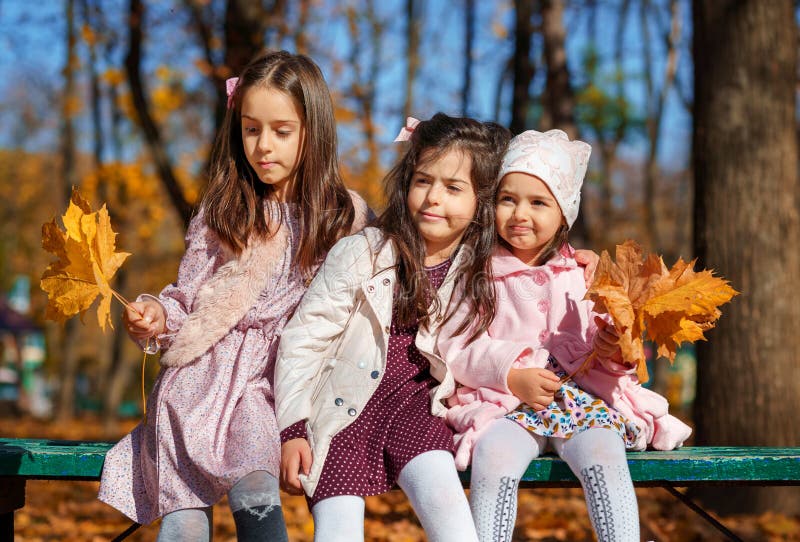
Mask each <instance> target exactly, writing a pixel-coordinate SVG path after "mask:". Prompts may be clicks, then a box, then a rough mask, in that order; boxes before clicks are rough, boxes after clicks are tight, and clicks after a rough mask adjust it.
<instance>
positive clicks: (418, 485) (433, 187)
mask: <svg viewBox="0 0 800 542" xmlns="http://www.w3.org/2000/svg"><path fill="white" fill-rule="evenodd" d="M507 141H508V132H507V131H506V130H505V129H504V128H501V127H500V126H498V125H495V124H492V123H481V122H478V121H475V120H472V119H464V118H453V117H449V116H447V115H444V114H441V113H440V114H437V115H435V116H434V117H433V118H432V119H430V120H428V121H423V122H420V123H419V124H417V125H416V126H415V127H414V128H413V132H411V135H410V146H409V148H408V149H407V151H406V152H405V154H404V156H403V157H402V158H401V160H400V161H399V163H398V164H397V165H396V166H395V167H394V168H393V169H392V170H391V171H390V172H389V174H388V175H387V177H386V180H385V181H386V190H387V196H388V204H387V207H386V211H385V212H384V213H383V214H382V215H381V216H380V217H379V219H378V221H377V227H373V228H365V229H364V231H363V232H362V233H361V234H357V235H353V236H350V237H346V238H345V239H342V240H341V241H340V242H339V243H337V244H336V245H335V246H334V247H333V248H332V249H331V251H330V252H329V254H328V257H327V259H326V260H325V262H324V263H323V264H322V267H321V268H320V271H319V273H318V274H317V276H316V277H315V278H314V281H313V282H312V283H311V286H310V287H309V290H308V292H307V293H306V295H305V297H304V298H303V301H302V302H301V303H300V306H299V307H298V309H297V311H296V312H295V314H294V316H293V317H292V319H291V320H290V321H289V323H288V324H287V325H286V327H285V328H284V330H283V335H282V336H281V342H280V347H279V351H278V362H277V365H276V374H275V381H276V385H275V390H276V408H277V415H278V425H279V427H280V428H281V431H282V432H281V439H282V441H283V448H282V458H281V481H282V483H283V485H284V488H285V489H287V490H288V491H290V492H295V493H300V492H302V490H305V492H306V494H307V498H308V502H309V506H310V507H311V512H312V514H313V516H314V524H315V534H314V539H315V540H316V541H325V542H336V541H344V540H348V541H353V540H363V537H364V531H363V529H364V526H363V520H364V497H365V496H367V495H376V494H379V493H384V492H386V491H389V490H390V489H392V487H394V485H395V484H397V485H399V486H400V488H402V489H403V491H404V492H405V493H406V495H407V496H408V498H409V500H410V501H411V504H412V506H413V507H414V510H415V511H416V513H417V515H418V517H419V518H420V521H421V523H422V526H423V528H424V529H425V531H426V534H427V536H428V539H429V540H432V541H446V540H452V541H458V542H469V541H475V540H477V536H476V534H475V529H474V526H473V523H472V519H471V516H470V511H469V507H468V505H467V500H466V497H465V495H464V491H463V489H462V487H461V483H460V481H459V478H458V475H457V473H456V468H455V464H454V462H453V454H452V450H453V434H452V432H451V430H450V429H449V428H448V427H447V426H446V424H445V423H444V419H443V418H442V417H441V414H443V412H444V410H445V409H444V406H443V404H442V403H441V398H442V397H446V396H447V395H449V394H450V393H452V392H453V390H454V382H453V378H452V376H451V375H450V374H449V373H448V371H447V369H446V367H445V365H444V363H443V362H442V360H441V359H440V358H439V357H438V355H437V354H436V352H435V345H436V334H437V332H438V328H439V326H440V325H441V323H442V321H444V320H446V316H447V313H448V307H449V305H450V304H451V302H452V303H464V304H467V305H469V306H473V307H477V306H481V307H488V310H486V311H484V312H483V313H481V314H480V315H479V316H478V320H479V323H478V326H479V327H481V326H483V327H485V326H487V325H488V324H489V322H491V319H492V311H491V307H492V306H493V299H494V298H493V295H492V290H491V289H490V288H489V283H488V281H487V280H486V273H487V271H488V263H489V258H490V256H491V252H492V248H493V247H494V243H495V238H494V228H493V215H494V212H493V207H494V187H495V183H496V178H497V172H498V166H499V162H500V156H501V155H502V152H503V150H504V148H505V145H506V143H507ZM453 291H464V292H465V294H464V295H463V296H460V297H459V298H458V299H453V300H451V299H450V298H451V293H452V292H453Z"/></svg>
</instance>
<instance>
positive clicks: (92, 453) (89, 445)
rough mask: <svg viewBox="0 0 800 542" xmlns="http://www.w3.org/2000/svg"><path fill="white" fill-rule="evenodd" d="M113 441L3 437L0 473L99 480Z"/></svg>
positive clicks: (30, 476)
mask: <svg viewBox="0 0 800 542" xmlns="http://www.w3.org/2000/svg"><path fill="white" fill-rule="evenodd" d="M112 446H114V443H113V442H82V441H77V440H38V439H4V438H0V476H22V477H25V478H39V479H53V480H99V479H100V472H101V471H102V469H103V461H104V460H105V457H106V452H108V450H110V449H111V447H112Z"/></svg>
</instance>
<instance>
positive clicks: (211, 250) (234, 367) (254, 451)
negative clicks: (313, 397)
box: [98, 203, 305, 524]
mask: <svg viewBox="0 0 800 542" xmlns="http://www.w3.org/2000/svg"><path fill="white" fill-rule="evenodd" d="M267 205H268V208H267V211H268V212H273V213H277V212H278V211H279V204H274V203H272V204H267ZM280 206H281V207H282V211H283V216H284V221H285V227H286V230H287V237H288V244H287V246H286V247H285V250H283V253H282V256H281V261H280V262H277V263H276V267H275V270H276V271H277V272H274V273H272V275H271V278H270V279H269V280H268V282H267V286H266V287H265V288H264V289H263V291H261V293H260V296H259V298H258V301H257V303H256V304H255V305H254V306H252V307H251V308H250V309H249V311H248V312H247V314H246V315H245V316H244V318H242V319H241V320H240V321H239V322H238V323H237V324H236V325H235V326H234V327H233V328H232V329H230V331H228V332H227V334H226V335H224V337H223V338H222V339H221V340H220V341H218V342H217V343H215V344H214V345H213V346H211V347H210V348H209V349H208V350H207V351H206V352H205V353H204V354H202V355H201V356H200V357H199V358H197V359H196V360H195V361H194V362H192V363H190V364H188V365H185V366H183V367H164V368H162V370H161V372H160V373H159V375H158V378H157V380H156V382H155V385H154V387H153V390H152V392H151V393H150V396H149V398H148V400H147V417H146V419H144V420H143V421H142V422H141V423H140V424H139V425H138V426H137V427H136V428H135V429H134V430H133V431H132V432H131V433H130V434H129V435H127V436H125V437H124V438H123V439H122V440H121V441H120V442H119V443H118V444H117V445H116V446H114V448H112V449H111V450H110V451H109V453H108V455H107V456H106V461H105V465H104V467H103V475H102V481H101V485H100V493H99V496H98V497H99V499H100V500H101V501H104V502H106V503H108V504H109V505H111V506H113V507H114V508H117V509H118V510H120V511H121V512H122V513H124V514H125V515H126V516H128V517H130V518H132V519H133V520H134V521H136V522H138V523H142V524H147V523H150V522H152V521H153V520H155V519H157V518H158V517H161V516H163V515H165V514H167V513H169V512H172V511H175V510H179V509H184V508H198V507H205V506H210V505H213V504H214V503H216V502H217V501H218V500H219V499H220V498H221V497H222V496H223V495H225V494H226V493H227V492H228V491H229V490H230V489H231V487H232V486H233V485H234V484H235V483H236V482H237V481H238V480H239V479H240V478H242V477H243V476H244V475H246V474H248V473H250V472H252V471H255V470H264V471H267V472H269V473H270V474H272V475H273V476H276V477H277V476H278V470H279V463H280V442H279V433H278V426H277V421H276V419H275V410H274V399H273V391H272V377H273V373H274V363H275V356H276V350H277V345H278V336H279V334H280V331H281V330H282V329H283V326H284V325H285V324H286V321H287V320H288V318H289V317H290V316H291V314H292V312H293V311H294V309H295V307H296V306H297V304H298V303H299V301H300V298H301V297H302V295H303V293H304V292H305V286H304V282H303V279H302V276H301V275H300V273H299V272H298V270H297V268H296V267H295V266H292V255H293V254H294V253H295V251H296V250H297V246H298V240H299V223H298V220H297V217H296V216H297V212H296V207H295V206H294V205H293V204H280ZM186 242H187V250H186V254H185V255H184V256H183V259H182V260H181V264H180V268H179V271H178V280H177V281H176V282H175V283H174V284H172V285H169V286H167V287H166V288H164V290H163V291H162V292H161V294H160V295H159V300H160V301H161V303H162V305H163V306H164V308H165V310H166V312H167V329H169V330H173V331H177V330H179V329H180V328H181V326H182V324H183V322H184V321H185V320H186V318H187V315H188V314H189V313H190V312H191V311H192V307H193V302H194V300H195V299H196V296H197V293H198V291H199V290H200V288H201V287H202V286H203V285H204V284H206V283H207V282H208V280H209V279H210V278H211V277H212V276H213V275H214V273H215V271H216V270H217V269H218V268H219V267H220V266H221V265H222V264H224V263H225V260H226V256H225V254H224V251H223V250H222V247H221V245H220V242H219V240H218V238H217V237H216V235H215V234H214V233H213V232H211V231H210V230H209V229H208V228H207V227H206V225H205V223H204V221H203V219H202V217H201V216H196V217H195V218H194V219H193V220H192V223H191V225H190V227H189V231H188V232H187V235H186ZM169 342H170V336H168V335H167V336H165V337H164V341H162V345H164V346H169Z"/></svg>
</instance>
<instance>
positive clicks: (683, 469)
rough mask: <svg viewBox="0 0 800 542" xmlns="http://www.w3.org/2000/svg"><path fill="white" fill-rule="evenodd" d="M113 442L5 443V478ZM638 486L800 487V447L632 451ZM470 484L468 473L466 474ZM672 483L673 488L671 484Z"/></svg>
mask: <svg viewBox="0 0 800 542" xmlns="http://www.w3.org/2000/svg"><path fill="white" fill-rule="evenodd" d="M113 445H114V443H110V442H81V441H65V440H27V439H3V438H0V476H17V477H25V478H40V479H59V480H63V479H72V480H99V479H100V473H101V471H102V468H103V460H104V459H105V454H106V452H107V451H108V450H109V449H110V448H111V447H112V446H113ZM628 465H629V466H630V470H631V477H632V478H633V481H634V483H636V484H637V485H675V486H683V485H694V484H708V483H734V484H748V483H750V484H761V485H782V484H787V485H800V448H758V447H745V448H737V447H694V448H693V447H686V448H681V449H678V450H673V451H671V452H659V451H648V452H631V453H629V454H628ZM462 480H463V481H464V482H465V483H468V482H469V472H466V473H462ZM522 482H523V485H531V486H538V487H548V486H576V485H578V481H577V479H576V478H575V476H574V475H573V474H572V471H570V470H569V467H568V466H567V465H566V463H564V462H563V461H561V459H559V458H558V457H556V456H553V455H546V456H543V457H540V458H538V459H536V460H534V461H533V462H531V464H530V466H529V467H528V470H527V471H526V472H525V475H524V476H523V478H522ZM667 483H668V484H667Z"/></svg>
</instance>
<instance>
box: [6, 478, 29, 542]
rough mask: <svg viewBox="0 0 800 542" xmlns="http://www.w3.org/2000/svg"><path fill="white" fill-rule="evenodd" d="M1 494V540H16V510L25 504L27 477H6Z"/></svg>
mask: <svg viewBox="0 0 800 542" xmlns="http://www.w3.org/2000/svg"><path fill="white" fill-rule="evenodd" d="M2 482H3V486H4V488H5V489H6V491H5V492H4V493H3V495H0V542H6V541H9V542H13V540H14V510H17V509H19V508H22V507H23V506H25V479H18V478H5V479H3V480H2Z"/></svg>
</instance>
